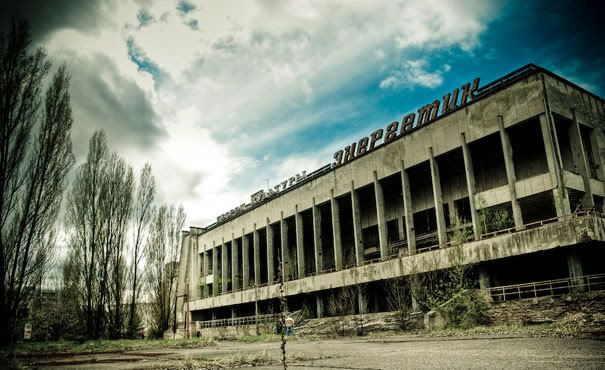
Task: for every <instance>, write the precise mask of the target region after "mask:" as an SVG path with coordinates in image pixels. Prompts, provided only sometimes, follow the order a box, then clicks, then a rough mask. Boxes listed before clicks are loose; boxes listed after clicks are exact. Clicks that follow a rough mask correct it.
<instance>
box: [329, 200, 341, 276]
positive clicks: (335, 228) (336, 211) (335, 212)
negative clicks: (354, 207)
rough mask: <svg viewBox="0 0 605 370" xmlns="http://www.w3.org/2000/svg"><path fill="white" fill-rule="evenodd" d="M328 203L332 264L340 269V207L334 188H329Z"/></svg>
mask: <svg viewBox="0 0 605 370" xmlns="http://www.w3.org/2000/svg"><path fill="white" fill-rule="evenodd" d="M330 205H331V208H332V235H333V238H334V265H335V266H336V270H342V242H341V239H340V208H339V205H338V200H337V199H336V198H334V190H330Z"/></svg>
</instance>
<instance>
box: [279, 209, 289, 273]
mask: <svg viewBox="0 0 605 370" xmlns="http://www.w3.org/2000/svg"><path fill="white" fill-rule="evenodd" d="M280 226H281V227H280V229H281V234H280V235H281V273H282V276H283V278H284V281H288V280H289V279H291V275H290V246H289V245H288V223H287V222H286V221H285V220H284V213H283V212H281V218H280Z"/></svg>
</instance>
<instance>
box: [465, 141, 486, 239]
mask: <svg viewBox="0 0 605 370" xmlns="http://www.w3.org/2000/svg"><path fill="white" fill-rule="evenodd" d="M460 141H461V142H462V157H463V159H464V173H465V177H466V189H467V192H468V203H469V208H470V211H471V222H472V224H473V236H474V238H475V240H479V235H481V234H482V233H481V231H480V228H479V216H478V214H477V206H476V205H475V193H476V192H477V187H476V185H475V170H474V169H473V158H472V156H471V151H470V149H469V147H468V144H467V143H466V137H465V135H464V132H463V133H461V134H460Z"/></svg>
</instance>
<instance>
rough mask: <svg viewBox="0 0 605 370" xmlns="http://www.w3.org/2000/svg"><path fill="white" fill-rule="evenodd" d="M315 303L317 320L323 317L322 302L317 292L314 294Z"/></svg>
mask: <svg viewBox="0 0 605 370" xmlns="http://www.w3.org/2000/svg"><path fill="white" fill-rule="evenodd" d="M315 302H317V318H318V319H321V318H322V317H324V301H323V298H321V294H319V292H318V293H316V294H315Z"/></svg>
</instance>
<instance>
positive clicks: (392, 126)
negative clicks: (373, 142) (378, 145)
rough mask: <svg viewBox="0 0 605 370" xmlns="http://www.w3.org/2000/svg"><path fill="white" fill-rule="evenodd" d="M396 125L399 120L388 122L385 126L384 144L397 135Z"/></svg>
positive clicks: (397, 125)
mask: <svg viewBox="0 0 605 370" xmlns="http://www.w3.org/2000/svg"><path fill="white" fill-rule="evenodd" d="M398 127H399V122H397V121H395V122H391V123H389V125H388V126H387V132H386V135H385V136H384V143H385V144H386V143H388V142H389V141H391V140H393V139H394V138H396V137H397V128H398Z"/></svg>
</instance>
